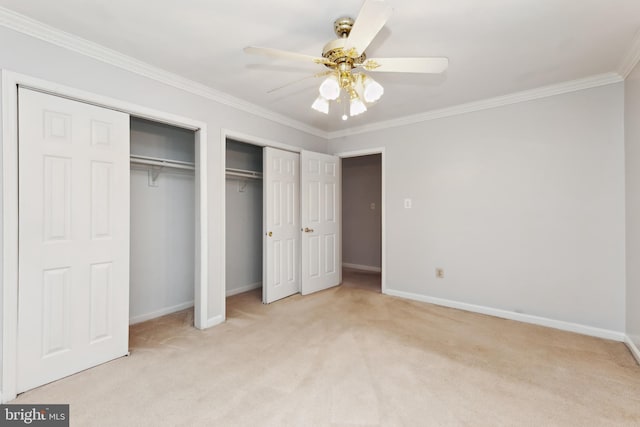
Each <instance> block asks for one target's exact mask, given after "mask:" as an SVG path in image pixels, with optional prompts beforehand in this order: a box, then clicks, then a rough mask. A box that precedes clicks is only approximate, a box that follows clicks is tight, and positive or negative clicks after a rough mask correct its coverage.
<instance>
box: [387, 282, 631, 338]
mask: <svg viewBox="0 0 640 427" xmlns="http://www.w3.org/2000/svg"><path fill="white" fill-rule="evenodd" d="M385 293H386V294H387V295H391V296H395V297H400V298H406V299H410V300H414V301H420V302H426V303H429V304H435V305H441V306H443V307H450V308H456V309H459V310H464V311H471V312H473V313H481V314H487V315H489V316H495V317H500V318H503V319H509V320H515V321H518V322H523V323H531V324H533V325H540V326H546V327H548V328H554V329H560V330H562V331H569V332H575V333H578V334H583V335H589V336H592V337H598V338H605V339H609V340H614V341H620V342H622V341H624V338H625V334H624V333H622V332H618V331H612V330H609V329H601V328H595V327H593V326H587V325H581V324H579V323H572V322H565V321H562V320H555V319H548V318H546V317H539V316H533V315H530V314H522V313H515V312H513V311H507V310H501V309H498V308H492V307H485V306H481V305H475V304H467V303H464V302H458V301H452V300H447V299H442V298H435V297H430V296H426V295H419V294H414V293H410V292H403V291H396V290H393V289H387V292H385Z"/></svg>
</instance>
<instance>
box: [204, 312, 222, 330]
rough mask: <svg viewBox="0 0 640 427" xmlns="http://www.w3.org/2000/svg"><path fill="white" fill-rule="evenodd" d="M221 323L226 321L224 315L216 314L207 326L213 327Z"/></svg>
mask: <svg viewBox="0 0 640 427" xmlns="http://www.w3.org/2000/svg"><path fill="white" fill-rule="evenodd" d="M221 323H224V316H222V315H219V316H214V317H212V318H211V319H209V320H208V321H207V325H206V327H207V328H211V327H213V326H216V325H219V324H221Z"/></svg>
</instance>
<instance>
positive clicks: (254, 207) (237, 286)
mask: <svg viewBox="0 0 640 427" xmlns="http://www.w3.org/2000/svg"><path fill="white" fill-rule="evenodd" d="M225 194H226V295H227V296H231V295H235V294H239V293H242V292H247V291H249V290H252V289H256V288H261V287H262V244H263V242H262V228H263V221H262V217H263V210H262V209H263V208H262V203H263V200H262V147H258V146H255V145H251V144H247V143H243V142H240V141H234V140H231V139H227V141H226V192H225Z"/></svg>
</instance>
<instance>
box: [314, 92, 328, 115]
mask: <svg viewBox="0 0 640 427" xmlns="http://www.w3.org/2000/svg"><path fill="white" fill-rule="evenodd" d="M311 108H313V109H314V110H316V111H319V112H321V113H324V114H329V101H327V100H326V99H324V98H323V97H322V96H319V97H317V98H316V100H315V101H313V104H311Z"/></svg>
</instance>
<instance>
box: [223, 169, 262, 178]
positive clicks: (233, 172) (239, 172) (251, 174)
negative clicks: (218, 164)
mask: <svg viewBox="0 0 640 427" xmlns="http://www.w3.org/2000/svg"><path fill="white" fill-rule="evenodd" d="M226 175H227V176H235V177H239V178H249V179H262V172H256V171H249V170H244V169H234V168H227V169H226Z"/></svg>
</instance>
